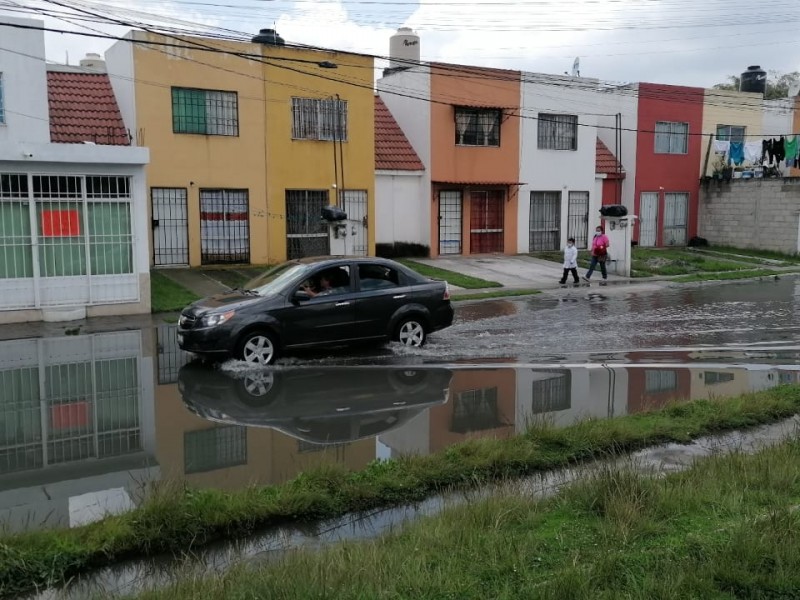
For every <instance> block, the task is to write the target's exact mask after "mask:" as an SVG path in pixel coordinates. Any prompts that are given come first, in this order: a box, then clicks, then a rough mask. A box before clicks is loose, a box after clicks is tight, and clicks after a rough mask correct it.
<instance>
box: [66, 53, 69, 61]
mask: <svg viewBox="0 0 800 600" xmlns="http://www.w3.org/2000/svg"><path fill="white" fill-rule="evenodd" d="M66 54H67V64H68V65H69V50H67V51H66Z"/></svg>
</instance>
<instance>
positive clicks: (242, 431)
mask: <svg viewBox="0 0 800 600" xmlns="http://www.w3.org/2000/svg"><path fill="white" fill-rule="evenodd" d="M244 464H247V429H246V428H244V427H240V426H238V425H226V426H223V427H214V428H213V429H203V430H201V431H187V432H185V433H184V434H183V468H184V472H185V473H186V474H187V475H190V474H191V473H204V472H206V471H215V470H217V469H224V468H227V467H235V466H237V465H244Z"/></svg>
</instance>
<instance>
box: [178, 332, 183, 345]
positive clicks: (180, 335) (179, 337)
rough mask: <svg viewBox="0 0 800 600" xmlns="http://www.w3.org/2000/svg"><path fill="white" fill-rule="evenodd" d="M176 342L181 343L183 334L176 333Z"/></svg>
mask: <svg viewBox="0 0 800 600" xmlns="http://www.w3.org/2000/svg"><path fill="white" fill-rule="evenodd" d="M178 344H183V334H182V333H179V334H178Z"/></svg>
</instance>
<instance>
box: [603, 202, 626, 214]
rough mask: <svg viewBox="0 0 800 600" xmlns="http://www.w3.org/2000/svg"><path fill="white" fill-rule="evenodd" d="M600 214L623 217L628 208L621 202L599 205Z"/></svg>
mask: <svg viewBox="0 0 800 600" xmlns="http://www.w3.org/2000/svg"><path fill="white" fill-rule="evenodd" d="M600 214H601V215H603V216H604V217H624V216H626V215H627V214H628V208H627V207H626V206H623V205H622V204H607V205H606V206H601V207H600Z"/></svg>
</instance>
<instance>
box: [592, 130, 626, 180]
mask: <svg viewBox="0 0 800 600" xmlns="http://www.w3.org/2000/svg"><path fill="white" fill-rule="evenodd" d="M617 167H619V171H617ZM594 172H595V173H601V174H603V175H606V176H608V177H609V178H614V179H625V169H624V168H622V165H621V164H620V163H619V161H618V160H617V158H616V157H615V156H614V154H613V153H612V152H611V150H609V149H608V146H606V145H605V144H604V143H603V142H601V141H600V138H597V158H596V161H595V168H594Z"/></svg>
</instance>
